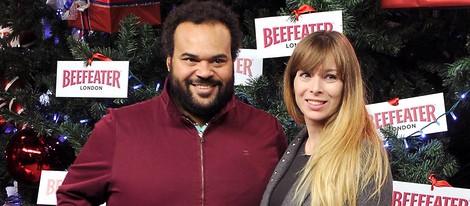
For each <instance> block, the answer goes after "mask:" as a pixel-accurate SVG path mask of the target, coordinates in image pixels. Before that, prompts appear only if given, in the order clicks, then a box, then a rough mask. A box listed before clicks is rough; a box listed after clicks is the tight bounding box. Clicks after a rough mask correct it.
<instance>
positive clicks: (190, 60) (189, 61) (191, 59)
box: [184, 58, 196, 63]
mask: <svg viewBox="0 0 470 206" xmlns="http://www.w3.org/2000/svg"><path fill="white" fill-rule="evenodd" d="M184 61H186V62H188V63H191V62H196V59H193V58H187V59H184Z"/></svg>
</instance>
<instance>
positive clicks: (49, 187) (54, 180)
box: [37, 170, 67, 205]
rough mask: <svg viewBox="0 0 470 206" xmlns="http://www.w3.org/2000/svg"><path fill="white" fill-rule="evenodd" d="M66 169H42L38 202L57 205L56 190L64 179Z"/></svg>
mask: <svg viewBox="0 0 470 206" xmlns="http://www.w3.org/2000/svg"><path fill="white" fill-rule="evenodd" d="M66 175H67V172H66V171H53V170H42V171H41V179H40V180H39V191H38V200H37V204H42V205H56V204H57V198H56V195H55V193H56V191H57V189H58V188H59V186H60V185H62V182H63V181H64V178H65V176H66Z"/></svg>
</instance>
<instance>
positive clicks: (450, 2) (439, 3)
mask: <svg viewBox="0 0 470 206" xmlns="http://www.w3.org/2000/svg"><path fill="white" fill-rule="evenodd" d="M459 6H470V1H468V0H382V8H387V9H390V8H418V7H459Z"/></svg>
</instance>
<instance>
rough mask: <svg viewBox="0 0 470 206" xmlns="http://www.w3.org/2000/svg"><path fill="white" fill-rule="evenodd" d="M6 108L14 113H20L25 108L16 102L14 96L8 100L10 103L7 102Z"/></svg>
mask: <svg viewBox="0 0 470 206" xmlns="http://www.w3.org/2000/svg"><path fill="white" fill-rule="evenodd" d="M8 109H9V110H10V112H13V113H15V114H22V113H23V112H24V110H25V109H24V108H23V106H21V105H20V104H18V102H17V101H16V98H13V99H11V100H10V103H9V104H8Z"/></svg>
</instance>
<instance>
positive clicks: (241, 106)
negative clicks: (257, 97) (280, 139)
mask: <svg viewBox="0 0 470 206" xmlns="http://www.w3.org/2000/svg"><path fill="white" fill-rule="evenodd" d="M236 105H237V106H236V108H237V110H238V112H240V113H242V114H246V115H250V116H251V115H254V116H260V117H264V118H275V117H274V115H272V114H271V113H269V112H267V111H265V110H262V109H259V108H256V107H255V106H253V105H250V104H247V103H244V102H242V101H239V100H237V101H236Z"/></svg>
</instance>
